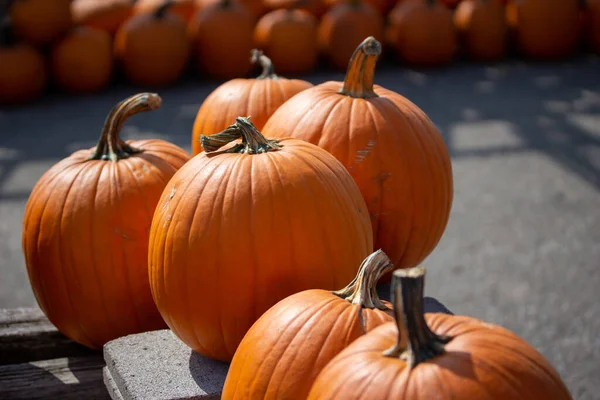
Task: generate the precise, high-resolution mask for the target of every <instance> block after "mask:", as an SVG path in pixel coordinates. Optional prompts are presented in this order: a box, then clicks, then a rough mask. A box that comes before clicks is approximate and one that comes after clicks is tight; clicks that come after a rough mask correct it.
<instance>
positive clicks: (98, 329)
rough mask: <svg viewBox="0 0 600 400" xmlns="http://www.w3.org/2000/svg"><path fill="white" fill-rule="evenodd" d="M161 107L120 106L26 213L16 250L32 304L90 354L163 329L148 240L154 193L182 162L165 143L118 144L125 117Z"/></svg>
mask: <svg viewBox="0 0 600 400" xmlns="http://www.w3.org/2000/svg"><path fill="white" fill-rule="evenodd" d="M159 104H160V97H158V96H157V95H154V94H149V93H142V94H139V95H136V96H133V97H131V98H129V99H127V100H124V101H123V102H121V103H119V104H118V105H117V106H116V107H115V108H114V109H113V111H111V113H110V114H109V116H108V118H107V122H106V125H105V128H104V130H103V132H102V136H101V138H100V140H99V142H98V146H96V147H95V148H92V149H89V150H79V151H77V152H75V153H73V154H72V155H70V156H69V157H67V158H65V159H63V160H62V161H60V162H59V163H58V164H56V165H54V166H53V167H52V168H50V169H49V170H48V171H47V172H46V173H45V174H44V175H43V176H42V177H41V178H40V180H39V181H38V182H37V183H36V185H35V187H34V188H33V191H32V193H31V196H30V197H29V200H28V201H27V206H26V208H25V217H24V220H23V253H24V255H25V263H26V265H27V272H28V274H29V280H30V283H31V287H32V289H33V292H34V294H35V297H36V299H37V302H38V304H39V306H40V307H41V309H42V310H43V311H44V313H45V314H46V316H47V317H48V319H49V320H50V321H51V322H52V323H53V324H54V325H55V326H56V327H57V328H58V329H59V330H60V331H61V332H62V333H63V334H65V335H66V336H67V337H69V338H70V339H72V340H74V341H76V342H78V343H81V344H83V345H85V346H88V347H91V348H101V347H102V345H103V344H104V343H106V342H107V341H109V340H112V339H115V338H117V337H120V336H123V335H127V334H132V333H137V332H142V331H147V330H153V329H160V328H163V327H164V326H165V325H164V322H163V320H162V318H161V317H160V314H159V313H158V311H157V310H156V307H155V305H154V303H153V301H152V296H151V294H150V287H149V283H148V258H147V256H148V238H149V232H150V224H151V221H152V213H153V212H154V207H155V206H156V204H157V202H158V199H159V197H160V195H161V193H162V190H163V188H164V187H165V184H166V182H167V181H168V180H169V179H170V178H171V176H173V174H174V173H175V171H176V170H177V169H178V168H179V167H181V166H182V165H183V164H184V163H185V162H186V161H187V160H188V159H189V156H188V155H187V154H186V153H185V152H184V151H183V150H182V149H180V148H179V147H177V146H175V145H173V144H171V143H168V142H165V141H163V140H138V141H127V142H124V141H122V140H120V139H119V137H118V131H119V129H120V127H121V125H122V124H123V122H124V121H125V119H126V118H127V117H128V116H129V115H132V114H135V113H138V112H142V111H147V110H151V109H154V108H156V107H158V106H159Z"/></svg>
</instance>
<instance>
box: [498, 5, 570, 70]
mask: <svg viewBox="0 0 600 400" xmlns="http://www.w3.org/2000/svg"><path fill="white" fill-rule="evenodd" d="M578 2H579V0H519V1H511V2H509V3H508V5H507V7H506V14H507V20H508V23H509V26H510V27H511V28H512V29H513V31H514V36H515V41H516V46H517V49H518V51H519V52H520V53H521V54H522V55H524V56H526V57H529V58H532V59H542V60H544V59H561V58H565V57H569V56H571V55H573V53H574V52H575V50H576V49H577V45H578V42H579V34H580V29H579V28H580V25H579V24H580V14H579V11H580V10H579V3H578Z"/></svg>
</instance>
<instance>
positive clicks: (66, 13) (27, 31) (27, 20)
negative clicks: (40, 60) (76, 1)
mask: <svg viewBox="0 0 600 400" xmlns="http://www.w3.org/2000/svg"><path fill="white" fill-rule="evenodd" d="M10 19H11V23H12V26H13V29H14V30H15V32H16V34H17V36H18V37H20V38H21V39H23V40H25V41H26V42H28V43H31V44H33V45H36V46H43V45H46V44H49V43H50V42H52V41H53V40H55V39H57V38H58V37H60V35H62V34H63V33H64V32H66V31H67V30H68V29H69V28H70V27H71V24H72V21H71V0H13V1H12V4H11V6H10Z"/></svg>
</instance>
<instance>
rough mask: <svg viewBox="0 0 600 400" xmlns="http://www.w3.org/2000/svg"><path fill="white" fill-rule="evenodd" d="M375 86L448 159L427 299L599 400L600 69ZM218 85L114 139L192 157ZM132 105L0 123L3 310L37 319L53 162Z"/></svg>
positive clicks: (70, 107)
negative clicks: (398, 103)
mask: <svg viewBox="0 0 600 400" xmlns="http://www.w3.org/2000/svg"><path fill="white" fill-rule="evenodd" d="M304 78H306V79H308V80H310V81H311V82H313V83H321V82H324V81H326V80H330V79H335V80H341V79H343V74H341V73H332V72H319V73H315V74H311V75H309V76H306V77H304ZM376 83H378V84H381V85H383V86H385V87H387V88H388V89H392V90H395V91H398V92H399V93H401V94H403V95H404V96H406V97H407V98H409V99H410V100H412V101H413V102H415V103H416V104H417V105H419V106H420V107H421V108H423V109H424V110H425V111H426V112H427V113H428V115H429V116H430V117H431V119H432V120H433V121H434V122H435V123H436V124H437V125H438V127H439V128H440V131H441V132H442V134H443V136H444V139H445V140H446V143H447V145H448V148H449V150H450V152H451V155H452V161H453V171H454V180H455V198H454V204H453V210H452V214H451V217H450V223H449V225H448V228H447V230H446V232H445V234H444V236H443V238H442V240H441V242H440V244H439V246H438V247H437V248H436V250H435V251H434V252H433V253H432V254H431V256H430V257H429V258H428V259H427V260H426V262H425V264H426V266H427V268H428V276H427V285H426V286H427V287H426V292H427V294H428V295H429V296H433V297H435V298H437V299H438V300H440V301H441V302H442V303H443V304H444V305H446V306H447V307H448V308H449V309H450V310H452V311H453V312H454V313H457V314H467V315H471V316H475V317H478V318H482V319H485V320H487V321H489V322H493V323H498V324H501V325H504V326H506V327H507V328H509V329H512V330H513V331H515V332H516V333H517V334H519V335H521V336H522V337H524V338H525V339H526V340H528V341H529V342H530V343H531V344H532V345H533V346H535V347H536V348H537V349H539V350H540V351H541V352H542V353H543V354H544V355H545V356H546V357H548V359H549V360H550V361H551V362H552V363H553V364H554V365H555V366H556V368H557V370H558V371H559V372H560V374H561V376H562V377H563V378H564V379H565V381H566V383H567V385H568V386H569V388H570V390H571V392H572V394H573V396H574V398H575V399H597V398H598V393H600V378H599V377H600V58H598V57H593V56H585V57H580V58H577V59H575V60H571V61H568V62H561V63H552V64H532V63H525V62H520V61H510V62H507V63H505V64H500V65H493V66H484V65H472V64H457V65H455V66H452V67H449V68H444V69H441V70H435V71H411V70H406V69H401V68H399V67H394V66H392V65H383V66H381V68H378V74H377V77H376ZM217 85H218V82H202V81H200V80H194V79H188V80H186V81H185V82H182V83H181V84H179V85H178V86H176V87H173V88H169V89H165V90H158V93H159V94H160V95H161V96H162V98H163V105H162V107H161V108H160V109H159V110H156V111H153V112H150V113H144V114H142V115H137V116H134V117H132V118H131V119H130V120H129V121H128V122H127V123H126V125H125V127H124V128H123V136H124V138H127V139H132V138H150V137H152V138H156V137H160V138H164V139H167V140H170V141H172V142H174V143H176V144H178V145H180V146H182V147H184V148H185V149H186V150H188V151H189V150H190V136H191V128H192V124H193V121H194V117H195V115H196V112H197V110H198V107H199V105H200V103H201V102H202V100H203V99H204V98H205V96H206V95H207V94H208V93H209V92H210V91H211V90H212V89H214V88H215V87H216V86H217ZM139 91H141V90H140V89H135V88H131V87H127V86H118V87H113V88H111V89H110V90H108V91H106V92H104V93H101V94H97V95H94V96H89V97H70V96H67V95H60V94H49V95H47V96H46V97H44V98H43V99H42V100H41V101H39V102H37V103H35V104H32V105H29V106H26V107H20V108H15V109H10V110H7V109H0V308H11V307H21V306H34V305H35V300H34V298H33V294H32V292H31V289H30V287H29V282H28V279H27V274H26V272H25V267H24V262H23V256H22V253H21V221H22V218H23V210H24V206H25V203H26V201H27V198H28V196H29V194H30V191H31V189H32V187H33V185H34V184H35V182H36V181H37V180H38V179H39V177H40V176H41V174H42V173H43V172H44V171H46V170H47V169H48V168H49V167H50V166H51V165H52V164H54V163H56V162H57V161H58V160H59V159H61V158H63V157H65V156H67V155H68V154H70V153H71V152H72V151H74V150H77V149H80V148H87V147H92V146H94V145H95V143H96V140H97V139H98V135H99V134H100V130H101V128H102V124H103V121H104V118H105V117H106V114H107V113H108V111H109V110H110V108H111V107H112V106H113V105H114V104H116V103H117V102H118V101H120V100H122V99H123V98H125V97H127V96H129V95H131V94H133V93H136V92H139Z"/></svg>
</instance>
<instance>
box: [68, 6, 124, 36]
mask: <svg viewBox="0 0 600 400" xmlns="http://www.w3.org/2000/svg"><path fill="white" fill-rule="evenodd" d="M133 4H134V2H133V1H132V0H74V1H73V2H72V3H71V13H72V15H73V22H74V23H75V24H77V25H83V26H88V27H90V28H96V29H100V30H103V31H106V32H108V33H110V34H111V35H114V34H115V32H117V29H119V27H120V26H121V24H123V22H125V21H126V20H127V18H129V17H130V16H131V13H132V10H133Z"/></svg>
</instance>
